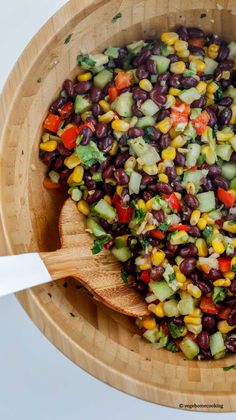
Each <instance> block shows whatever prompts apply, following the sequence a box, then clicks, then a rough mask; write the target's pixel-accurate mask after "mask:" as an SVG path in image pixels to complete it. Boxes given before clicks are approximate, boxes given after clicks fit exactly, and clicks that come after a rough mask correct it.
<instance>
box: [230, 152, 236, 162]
mask: <svg viewBox="0 0 236 420" xmlns="http://www.w3.org/2000/svg"><path fill="white" fill-rule="evenodd" d="M230 161H231V162H234V163H236V152H233V153H232V155H231V156H230Z"/></svg>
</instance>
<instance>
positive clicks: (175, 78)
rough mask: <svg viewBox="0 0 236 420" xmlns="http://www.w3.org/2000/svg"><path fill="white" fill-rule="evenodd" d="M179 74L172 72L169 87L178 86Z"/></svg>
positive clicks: (179, 81)
mask: <svg viewBox="0 0 236 420" xmlns="http://www.w3.org/2000/svg"><path fill="white" fill-rule="evenodd" d="M181 78H182V76H181V74H173V76H171V78H170V80H169V84H170V86H171V87H174V88H178V87H179V86H180V85H181Z"/></svg>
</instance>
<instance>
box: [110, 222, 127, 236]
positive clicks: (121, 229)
mask: <svg viewBox="0 0 236 420" xmlns="http://www.w3.org/2000/svg"><path fill="white" fill-rule="evenodd" d="M126 231H127V224H126V223H119V224H118V226H116V227H115V229H113V232H114V233H115V236H122V235H124V234H125V233H126Z"/></svg>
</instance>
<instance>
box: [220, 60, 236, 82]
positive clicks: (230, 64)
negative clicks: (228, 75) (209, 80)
mask: <svg viewBox="0 0 236 420" xmlns="http://www.w3.org/2000/svg"><path fill="white" fill-rule="evenodd" d="M218 68H219V69H220V70H221V71H225V70H232V69H233V68H234V61H233V60H225V61H223V62H222V63H220V64H219V65H218ZM223 80H224V79H223ZM227 81H228V80H227ZM229 83H230V81H229Z"/></svg>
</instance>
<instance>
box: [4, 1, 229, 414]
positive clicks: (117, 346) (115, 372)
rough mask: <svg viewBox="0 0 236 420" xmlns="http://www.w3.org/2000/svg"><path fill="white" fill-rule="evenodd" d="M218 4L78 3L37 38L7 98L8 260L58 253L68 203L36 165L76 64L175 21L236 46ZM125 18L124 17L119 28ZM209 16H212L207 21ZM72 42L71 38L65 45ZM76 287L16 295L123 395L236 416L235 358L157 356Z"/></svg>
mask: <svg viewBox="0 0 236 420" xmlns="http://www.w3.org/2000/svg"><path fill="white" fill-rule="evenodd" d="M216 3H217V2H216V1H211V0H204V1H202V0H198V1H195V0H192V1H191V2H190V1H180V0H176V1H164V0H146V1H144V0H142V1H141V0H126V1H121V0H110V1H108V0H101V1H96V0H71V1H70V2H68V4H66V6H65V7H63V8H62V9H61V10H60V11H59V12H58V13H57V14H56V15H55V16H54V17H53V18H52V19H50V20H49V22H48V23H47V24H46V25H45V26H44V27H43V28H42V30H41V31H40V32H39V33H38V34H37V35H36V37H35V38H34V39H33V41H32V42H31V44H30V45H29V46H28V47H27V49H26V50H25V52H24V53H23V55H22V56H21V57H20V59H19V60H18V62H17V64H16V66H15V68H14V70H13V72H12V73H11V75H10V76H9V79H8V81H7V84H6V86H5V88H4V90H3V93H2V95H1V100H0V107H1V112H0V133H1V143H0V152H1V173H0V177H1V180H0V185H1V188H0V194H1V198H0V201H1V208H0V213H1V217H2V221H3V230H4V236H5V239H6V252H7V253H21V252H27V251H34V250H40V251H50V250H55V249H57V248H58V246H59V235H58V232H57V224H58V217H59V211H60V208H61V204H62V202H63V200H64V197H58V195H56V194H55V193H49V192H47V191H44V190H43V188H42V180H43V177H44V173H45V168H44V166H43V164H41V163H40V161H39V159H38V143H39V137H40V132H41V123H42V121H43V119H44V117H45V115H46V112H47V108H48V106H49V104H50V102H51V101H52V99H53V98H54V97H55V95H56V94H57V93H58V92H59V89H60V86H61V84H62V82H63V80H64V79H65V78H67V77H68V76H69V77H70V76H71V77H72V76H75V75H76V73H77V71H78V70H77V67H76V60H75V58H76V56H77V54H78V53H79V52H80V49H81V48H82V49H85V48H87V50H88V51H89V52H90V51H94V50H96V51H101V50H102V49H103V48H104V47H106V46H109V45H113V46H119V45H122V44H123V45H124V44H126V43H127V42H130V41H131V40H137V39H140V38H142V37H144V38H146V37H148V36H153V35H155V34H160V33H161V32H162V31H164V30H168V29H172V28H174V27H175V25H176V24H177V23H183V24H186V25H192V26H193V25H196V26H200V27H202V28H203V29H206V30H208V31H214V32H217V33H218V34H224V36H225V38H226V39H227V40H230V39H234V40H235V39H236V25H235V23H236V17H235V16H234V14H232V13H231V11H232V10H234V11H235V10H236V2H235V1H233V0H231V1H226V0H221V1H220V2H218V3H220V4H221V5H222V6H223V10H222V11H219V10H218V9H217V8H216ZM119 11H120V12H121V13H122V18H121V19H119V20H117V22H116V23H115V24H112V23H111V20H112V17H113V16H114V15H115V14H116V13H118V12H119ZM203 12H204V13H207V16H206V17H205V18H201V17H200V16H201V13H203ZM98 23H99V24H98ZM69 34H72V37H71V40H70V42H69V43H68V44H65V43H64V41H65V38H66V37H67V36H68V35H69ZM2 252H4V251H2ZM63 285H64V287H63ZM66 286H67V287H66ZM76 286H78V283H77V282H76V281H75V280H73V279H68V280H67V281H66V283H65V282H64V281H61V282H60V281H59V282H57V283H52V284H48V285H45V286H40V287H37V288H35V289H33V290H29V291H27V292H23V293H19V294H18V298H19V300H20V302H21V303H22V305H23V307H24V308H25V310H26V311H27V313H28V314H29V316H30V317H31V318H32V320H33V321H34V322H35V324H36V325H37V326H38V327H39V328H40V329H41V330H42V331H43V332H44V334H45V335H46V336H47V337H48V338H49V339H50V340H51V341H52V342H53V343H54V345H55V346H57V347H58V348H59V349H61V351H63V352H64V353H65V354H66V355H67V356H68V357H69V358H71V359H72V360H73V361H74V362H75V363H77V364H78V365H80V366H81V367H82V368H84V369H85V370H87V371H88V372H89V373H91V374H93V375H94V376H96V377H98V378H100V379H101V380H102V381H104V382H106V383H109V384H111V385H113V386H115V387H117V388H118V389H121V390H123V391H125V392H128V393H130V394H132V395H135V396H137V397H140V398H143V399H146V400H149V401H153V402H156V403H159V404H163V405H168V406H172V407H179V404H182V405H184V404H196V405H197V406H196V407H195V409H196V410H199V411H204V410H205V411H236V371H235V370H231V371H229V372H224V371H223V369H222V367H223V366H228V365H231V364H234V363H236V359H235V356H228V357H227V358H226V359H223V360H218V361H210V362H198V361H186V360H184V358H183V356H182V355H181V354H179V353H178V354H172V353H169V352H167V351H165V350H159V351H156V350H155V349H154V348H153V347H152V346H151V345H149V344H147V343H146V342H145V341H143V340H141V339H137V338H136V337H137V336H136V335H135V333H136V330H135V326H134V323H133V322H132V320H131V319H128V318H127V317H125V316H123V315H120V314H117V313H115V312H113V311H111V310H109V309H107V308H105V307H104V306H103V305H100V303H99V302H96V301H94V300H93V299H91V298H90V297H89V296H88V295H87V294H86V293H85V292H84V290H83V288H79V289H78V288H77V287H76ZM204 404H205V405H208V406H204ZM214 404H215V405H214ZM217 404H219V406H218V407H217ZM221 406H222V408H221ZM182 407H183V406H182Z"/></svg>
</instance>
